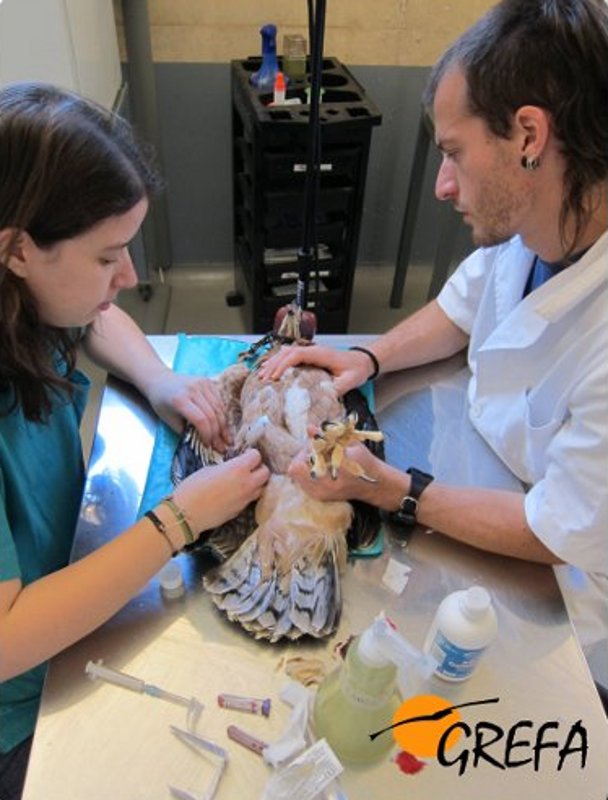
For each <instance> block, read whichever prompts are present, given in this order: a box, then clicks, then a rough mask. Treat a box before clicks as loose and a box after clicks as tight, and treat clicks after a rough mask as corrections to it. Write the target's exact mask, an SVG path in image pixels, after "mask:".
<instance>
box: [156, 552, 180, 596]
mask: <svg viewBox="0 0 608 800" xmlns="http://www.w3.org/2000/svg"><path fill="white" fill-rule="evenodd" d="M159 579H160V589H161V592H162V593H163V594H164V595H165V597H169V598H175V597H181V596H182V595H183V594H184V592H185V591H186V587H185V586H184V578H183V575H182V571H181V568H180V566H179V564H178V563H177V562H176V561H169V563H168V564H165V566H164V567H163V568H162V569H161V571H160V573H159Z"/></svg>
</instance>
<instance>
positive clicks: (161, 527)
mask: <svg viewBox="0 0 608 800" xmlns="http://www.w3.org/2000/svg"><path fill="white" fill-rule="evenodd" d="M144 516H145V517H147V518H148V519H149V520H150V522H151V523H152V524H153V525H154V527H155V528H156V530H157V531H158V532H159V533H160V535H161V536H163V537H164V539H165V541H166V542H167V544H168V545H169V550H170V551H171V555H172V556H176V555H177V553H178V551H177V550H174V548H173V542H172V541H171V539H170V538H169V533H168V532H167V526H166V525H165V523H164V522H163V521H162V519H160V518H159V517H158V516H157V515H156V514H155V513H154V511H146V513H145V514H144Z"/></svg>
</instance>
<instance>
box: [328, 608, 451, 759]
mask: <svg viewBox="0 0 608 800" xmlns="http://www.w3.org/2000/svg"><path fill="white" fill-rule="evenodd" d="M412 666H414V667H415V668H416V669H417V670H418V672H419V673H420V674H421V675H422V676H423V677H428V675H430V674H431V673H432V671H433V669H434V668H435V666H436V664H435V662H434V661H433V660H432V659H430V658H429V657H427V656H425V655H423V654H422V653H420V652H419V651H418V650H416V649H415V648H414V647H412V645H410V644H409V642H407V641H406V640H405V639H404V638H403V637H402V636H400V634H399V633H397V631H396V630H395V628H394V626H393V624H392V623H391V622H390V620H388V619H387V618H386V617H385V616H384V615H383V614H381V615H379V616H378V617H377V618H376V619H375V620H374V622H373V624H372V625H371V626H370V627H369V628H368V629H367V630H365V631H364V633H363V634H362V635H361V636H359V637H358V638H357V639H355V640H354V641H353V642H352V643H351V644H350V646H349V648H348V651H347V654H346V660H345V662H344V664H343V665H342V666H341V667H338V669H336V670H334V671H333V672H332V673H331V674H330V675H328V676H327V678H326V679H325V680H324V681H323V683H322V684H321V685H320V686H319V689H318V691H317V696H316V699H315V705H314V712H313V724H314V729H315V734H316V736H317V738H321V737H325V738H326V739H327V741H328V742H329V744H330V745H331V747H332V749H333V750H334V752H335V753H336V755H337V756H338V758H339V759H340V760H341V761H344V762H346V763H350V764H369V763H372V762H374V761H378V760H380V759H381V758H382V757H383V756H384V755H386V754H387V753H388V752H389V750H390V749H391V748H392V747H393V745H394V739H393V736H392V735H391V734H390V733H386V734H384V735H382V736H378V737H376V738H374V739H373V740H372V739H370V734H372V733H374V732H376V731H379V730H382V729H383V728H386V727H388V726H389V725H391V724H392V721H393V715H394V714H395V711H396V710H397V709H398V708H399V706H400V704H401V696H400V692H401V693H403V692H404V691H407V690H405V689H404V685H403V684H404V682H405V681H406V680H407V670H408V668H409V667H412ZM398 676H399V681H398ZM398 683H399V684H400V687H399V688H398Z"/></svg>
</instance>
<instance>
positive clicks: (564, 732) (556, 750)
mask: <svg viewBox="0 0 608 800" xmlns="http://www.w3.org/2000/svg"><path fill="white" fill-rule="evenodd" d="M499 700H500V698H498V697H491V698H489V699H486V700H473V701H470V702H467V703H460V704H458V705H453V704H452V703H450V701H449V700H446V699H445V698H444V697H440V696H439V695H434V694H425V695H416V696H415V697H411V698H409V699H408V700H405V701H404V702H403V703H402V704H401V705H400V706H399V708H398V709H397V710H396V712H395V714H394V715H393V723H392V725H389V726H388V727H386V728H383V729H382V730H379V731H375V732H372V733H370V734H369V737H370V739H371V740H372V741H373V740H374V739H376V738H377V737H378V736H386V735H388V733H389V732H392V734H393V736H394V738H395V741H396V742H397V744H398V745H399V747H400V748H401V750H402V751H404V753H405V754H406V755H407V754H409V755H410V756H415V757H419V758H434V759H436V760H437V763H438V764H440V765H441V766H442V767H451V768H455V769H457V770H458V774H459V775H463V774H464V773H465V772H466V771H467V770H468V769H475V768H476V767H478V766H479V765H480V764H482V763H483V764H487V765H490V766H492V767H495V768H496V769H500V770H505V769H512V768H518V767H527V768H528V769H532V770H534V772H538V771H539V770H540V769H541V768H542V769H556V770H557V771H558V772H559V771H560V770H561V769H562V767H563V766H564V764H565V763H566V761H569V760H576V762H577V763H578V764H579V766H580V769H584V767H585V764H586V762H587V752H588V749H589V745H588V736H587V730H586V728H585V726H584V725H583V723H582V720H580V719H579V720H576V721H575V722H573V723H571V724H566V723H564V722H559V721H558V720H549V721H546V722H543V723H541V724H540V725H539V724H536V723H534V722H533V721H532V720H530V719H521V720H518V721H516V722H514V723H513V724H512V725H511V726H510V727H509V728H508V729H506V730H505V729H503V728H502V727H501V726H500V725H498V724H497V723H495V722H491V721H487V720H480V719H473V720H470V719H469V716H470V712H468V711H465V710H464V709H468V708H469V707H472V706H487V705H493V704H496V703H498V702H499ZM461 711H462V712H463V713H462V714H461ZM488 715H489V714H488ZM463 716H464V717H465V719H463ZM413 764H414V766H412V762H411V761H410V762H408V767H407V768H406V769H405V771H408V772H416V771H418V769H421V768H422V767H423V766H425V765H424V763H423V762H417V759H416V758H414V759H413ZM402 768H403V767H402Z"/></svg>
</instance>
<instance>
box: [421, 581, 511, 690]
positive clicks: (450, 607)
mask: <svg viewBox="0 0 608 800" xmlns="http://www.w3.org/2000/svg"><path fill="white" fill-rule="evenodd" d="M497 629H498V625H497V621H496V612H495V611H494V608H493V606H492V598H491V597H490V594H489V592H488V591H487V589H484V588H483V586H471V587H470V588H469V589H464V590H461V591H457V592H452V594H449V595H448V596H447V597H446V598H444V600H442V602H441V603H440V605H439V608H438V609H437V613H436V614H435V619H434V620H433V622H432V624H431V627H430V629H429V632H428V635H427V638H426V642H425V644H424V651H425V652H426V653H427V654H428V655H430V656H431V657H432V658H434V659H435V661H436V662H437V667H436V669H435V675H437V676H438V677H440V678H443V679H444V680H447V681H464V680H466V679H467V678H469V677H470V676H471V675H472V674H473V672H474V670H475V668H476V667H477V664H478V663H479V659H480V658H481V656H482V655H483V653H484V651H485V649H486V648H487V647H488V645H489V644H490V643H491V642H492V641H493V639H494V638H495V636H496V633H497Z"/></svg>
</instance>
